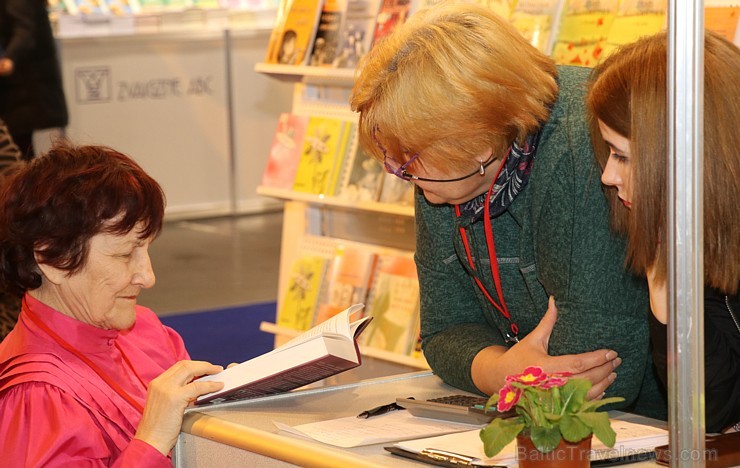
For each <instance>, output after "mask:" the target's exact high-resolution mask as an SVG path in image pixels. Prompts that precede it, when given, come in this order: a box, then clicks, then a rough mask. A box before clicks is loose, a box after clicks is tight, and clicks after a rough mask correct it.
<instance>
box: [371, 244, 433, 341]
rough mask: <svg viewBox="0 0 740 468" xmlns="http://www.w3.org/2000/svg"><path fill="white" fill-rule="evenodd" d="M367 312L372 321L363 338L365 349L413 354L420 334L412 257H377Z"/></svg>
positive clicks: (387, 255) (417, 296)
mask: <svg viewBox="0 0 740 468" xmlns="http://www.w3.org/2000/svg"><path fill="white" fill-rule="evenodd" d="M366 310H367V313H368V315H370V316H371V317H373V321H372V322H371V323H370V326H369V327H368V330H367V333H366V335H365V336H364V338H365V341H364V344H365V345H366V346H369V347H371V348H375V349H381V350H385V351H390V352H393V353H400V354H405V355H411V354H412V353H413V350H414V348H415V347H416V343H417V341H418V340H417V338H418V333H419V327H418V326H417V322H418V321H419V279H418V277H417V275H416V264H415V263H414V259H413V257H412V256H411V255H404V254H397V255H393V254H385V255H380V256H379V258H378V267H377V269H376V273H375V278H374V280H373V286H372V289H371V291H370V298H369V299H368V306H367V309H366Z"/></svg>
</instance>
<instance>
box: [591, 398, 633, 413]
mask: <svg viewBox="0 0 740 468" xmlns="http://www.w3.org/2000/svg"><path fill="white" fill-rule="evenodd" d="M622 401H624V398H622V397H609V398H602V399H601V400H591V401H589V402H588V403H586V404H585V405H583V408H581V411H582V412H585V411H596V410H597V409H599V408H601V407H602V406H604V405H608V404H610V403H620V402H622Z"/></svg>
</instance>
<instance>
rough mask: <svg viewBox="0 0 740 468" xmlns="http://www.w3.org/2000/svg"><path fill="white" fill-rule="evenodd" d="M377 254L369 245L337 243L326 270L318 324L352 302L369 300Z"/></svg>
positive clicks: (315, 322)
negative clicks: (359, 245) (366, 246)
mask: <svg viewBox="0 0 740 468" xmlns="http://www.w3.org/2000/svg"><path fill="white" fill-rule="evenodd" d="M376 258H377V255H376V254H375V252H373V251H371V250H370V249H368V248H362V247H353V246H346V245H338V246H337V248H336V251H335V253H334V258H333V259H332V261H331V265H330V267H329V269H328V270H327V272H326V275H327V276H326V279H325V281H324V288H323V290H324V291H325V295H324V297H323V298H322V299H321V300H320V304H319V307H318V311H317V313H316V318H315V319H314V324H319V323H321V322H323V321H325V320H327V319H329V318H331V317H333V316H334V315H336V314H338V313H339V312H341V311H343V310H344V309H346V308H347V307H349V306H351V305H352V304H358V303H362V304H364V303H365V302H366V301H367V291H368V289H369V287H370V283H371V281H372V275H373V270H374V269H375V259H376Z"/></svg>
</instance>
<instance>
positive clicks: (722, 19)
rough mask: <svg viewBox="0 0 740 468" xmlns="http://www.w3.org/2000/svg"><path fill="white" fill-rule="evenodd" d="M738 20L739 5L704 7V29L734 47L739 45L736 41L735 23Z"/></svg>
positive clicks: (739, 14) (739, 16) (739, 42)
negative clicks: (732, 43) (729, 42)
mask: <svg viewBox="0 0 740 468" xmlns="http://www.w3.org/2000/svg"><path fill="white" fill-rule="evenodd" d="M739 18H740V4H738V5H737V6H709V5H707V6H705V7H704V27H705V28H707V29H708V30H710V31H713V32H716V33H717V34H719V35H721V36H722V37H724V38H725V39H727V40H728V41H732V42H734V43H735V45H738V44H740V41H739V40H738V39H740V38H738V31H737V29H738V28H737V23H738V19H739Z"/></svg>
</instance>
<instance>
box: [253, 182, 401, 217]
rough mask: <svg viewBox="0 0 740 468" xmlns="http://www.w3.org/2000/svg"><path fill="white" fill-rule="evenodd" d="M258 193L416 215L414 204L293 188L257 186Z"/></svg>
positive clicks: (314, 202) (316, 202)
mask: <svg viewBox="0 0 740 468" xmlns="http://www.w3.org/2000/svg"><path fill="white" fill-rule="evenodd" d="M257 193H258V194H259V195H265V196H269V197H274V198H279V199H282V200H293V201H302V202H305V203H310V204H313V205H323V206H334V207H340V208H351V209H354V210H359V211H373V212H377V213H387V214H392V215H397V216H406V217H411V218H413V217H414V207H413V206H404V205H394V204H391V203H379V202H369V201H351V200H345V199H343V198H338V197H328V196H325V195H315V194H312V193H302V192H294V191H292V190H281V189H274V188H270V187H263V186H259V187H257Z"/></svg>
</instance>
